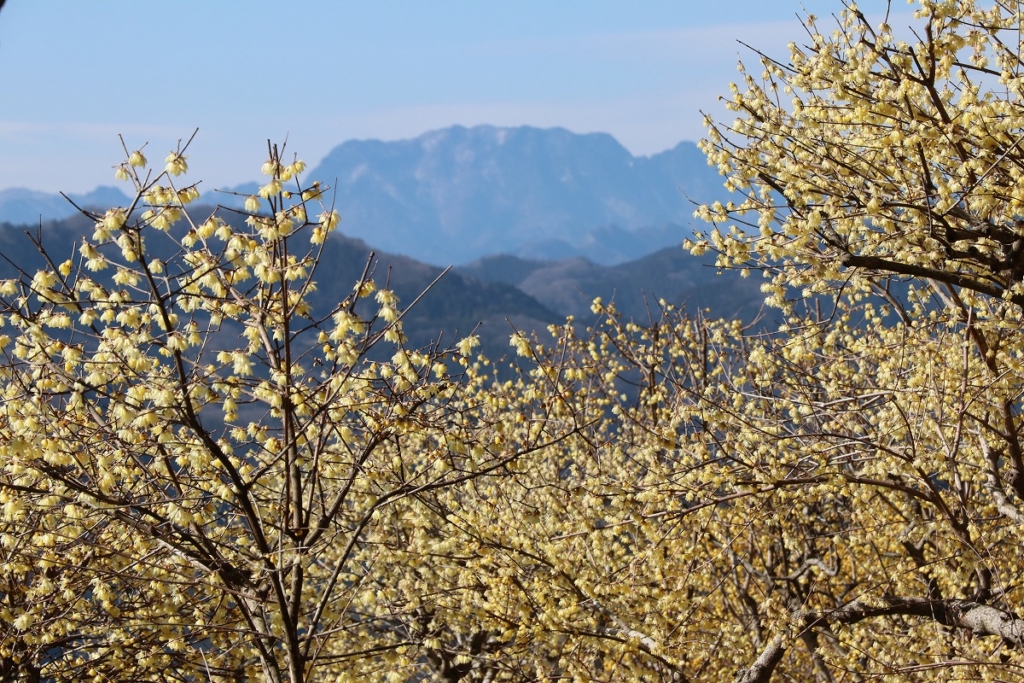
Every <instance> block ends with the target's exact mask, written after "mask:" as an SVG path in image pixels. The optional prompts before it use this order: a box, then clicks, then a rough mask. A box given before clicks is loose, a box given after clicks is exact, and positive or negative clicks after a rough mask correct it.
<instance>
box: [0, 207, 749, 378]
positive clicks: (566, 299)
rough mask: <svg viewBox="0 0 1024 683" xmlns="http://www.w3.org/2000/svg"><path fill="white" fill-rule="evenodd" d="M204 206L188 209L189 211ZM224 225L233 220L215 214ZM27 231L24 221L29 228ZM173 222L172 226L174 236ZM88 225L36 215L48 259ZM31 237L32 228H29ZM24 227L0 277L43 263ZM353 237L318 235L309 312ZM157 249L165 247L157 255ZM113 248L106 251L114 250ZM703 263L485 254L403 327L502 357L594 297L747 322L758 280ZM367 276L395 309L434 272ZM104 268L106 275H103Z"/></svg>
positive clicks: (346, 267)
mask: <svg viewBox="0 0 1024 683" xmlns="http://www.w3.org/2000/svg"><path fill="white" fill-rule="evenodd" d="M209 210H212V207H211V208H203V207H197V208H195V209H194V211H193V213H194V215H195V216H197V217H200V216H203V215H204V213H205V212H207V211H209ZM221 215H223V216H224V218H225V219H226V220H228V221H229V222H236V221H238V222H240V221H241V218H242V217H241V216H240V215H239V214H236V213H233V212H224V211H222V212H221ZM29 227H31V226H29ZM186 227H187V226H186V225H185V224H184V223H183V222H182V223H179V224H178V225H177V226H176V227H175V228H174V231H175V232H180V233H183V231H184V230H185V229H186ZM92 231H93V222H92V221H91V220H90V219H88V218H87V217H85V216H82V215H76V216H72V217H70V218H66V219H62V220H59V221H46V222H43V223H42V225H41V226H40V233H41V235H42V238H43V242H44V244H45V245H46V246H47V248H48V250H49V252H50V257H51V260H52V261H53V262H55V263H60V262H62V261H63V260H64V259H66V258H69V257H72V256H73V255H74V254H75V253H76V252H75V243H76V242H78V243H80V240H81V238H82V237H83V236H88V235H91V234H92ZM29 232H30V233H32V234H35V230H34V229H32V230H29ZM24 233H25V226H13V225H10V224H6V223H0V254H2V255H3V257H4V258H2V259H0V278H6V277H15V276H16V275H17V269H18V268H21V269H23V270H24V271H25V273H26V274H27V276H28V277H31V276H32V275H33V274H34V273H35V271H36V270H37V269H39V268H42V267H45V261H44V259H43V258H42V257H41V256H40V255H39V254H38V252H37V251H36V249H35V248H34V246H33V245H32V243H31V242H30V240H29V239H28V238H27V237H26V235H25V234H24ZM147 243H148V244H149V246H150V248H151V249H153V250H154V255H156V256H159V257H162V258H168V257H170V255H171V251H172V250H173V249H174V247H173V244H172V243H171V242H170V241H165V240H161V239H160V238H159V235H154V237H153V238H152V239H151V240H150V241H148V242H147ZM371 251H372V250H371V247H370V246H368V245H367V244H366V243H365V242H363V241H362V240H357V239H353V238H350V237H346V236H344V235H341V234H337V233H336V234H334V235H332V236H331V239H330V240H328V242H327V246H326V250H325V253H324V258H323V260H322V262H321V264H320V267H319V268H318V269H317V271H316V274H315V279H316V281H317V283H318V289H317V291H316V293H315V294H314V295H313V297H312V300H311V303H312V304H313V308H314V312H315V311H328V310H330V309H331V307H332V306H333V305H334V304H335V303H336V302H338V301H340V300H342V299H344V298H345V296H347V295H348V294H349V292H351V291H352V285H353V283H354V282H355V281H356V280H357V279H358V278H359V276H360V274H361V273H362V272H363V268H364V267H365V266H366V263H367V260H368V259H369V258H370V255H371ZM165 252H166V253H165ZM115 253H116V252H115ZM711 262H712V259H710V258H701V259H698V258H694V257H692V256H690V255H689V254H687V253H686V252H684V251H683V250H682V249H681V248H679V247H670V248H666V249H664V250H661V251H659V252H656V253H654V254H651V255H648V256H646V257H644V258H642V259H639V260H636V261H631V262H628V263H624V264H620V265H617V266H611V267H609V266H601V265H597V264H594V263H592V262H589V261H586V260H585V259H580V258H572V259H565V260H560V261H538V260H529V259H522V258H519V257H515V256H498V257H488V258H485V259H482V260H479V261H476V262H473V263H470V264H467V265H466V266H465V267H462V268H457V269H455V270H454V271H451V272H449V273H448V274H447V275H445V276H444V277H443V278H441V280H440V281H439V282H438V283H437V284H436V285H435V286H434V288H433V289H431V291H430V292H429V293H428V294H427V295H426V296H425V297H424V298H423V299H422V300H421V301H420V303H419V304H418V305H417V306H416V307H415V308H414V309H413V310H412V311H411V312H410V313H409V314H408V315H407V316H406V318H405V328H406V331H407V332H408V334H409V336H410V343H411V344H412V345H413V346H423V345H426V344H430V343H431V342H433V341H435V340H436V339H437V338H438V336H439V335H442V336H443V341H444V342H445V343H448V342H450V341H451V340H453V339H456V338H461V337H462V336H465V335H466V334H468V333H469V332H471V331H472V330H474V329H476V330H477V333H478V334H479V335H480V337H481V340H482V342H483V345H482V346H483V348H482V350H483V351H484V352H485V353H487V354H488V355H489V356H490V357H492V358H500V357H502V356H504V355H507V354H508V353H509V347H508V336H509V334H510V333H511V332H512V329H513V327H515V329H518V330H523V331H537V332H540V333H542V334H545V333H544V330H545V328H546V327H547V326H548V325H549V324H551V323H558V322H562V321H564V319H565V316H566V315H574V316H576V318H577V320H579V321H580V322H581V323H582V324H589V322H590V321H591V320H592V319H593V318H592V314H591V312H590V303H591V301H592V299H593V298H594V297H597V296H600V297H602V298H603V299H604V300H605V301H613V300H614V301H615V302H616V305H617V306H618V308H619V310H620V311H621V312H622V313H623V315H624V316H626V317H628V318H632V319H634V320H637V321H638V322H645V321H647V320H648V316H649V313H648V306H649V307H650V310H651V311H653V314H654V315H657V310H656V308H657V300H658V299H659V298H664V299H666V300H667V301H669V302H672V303H674V304H685V305H686V306H687V309H688V310H689V311H696V310H697V309H701V310H702V311H704V310H705V309H709V310H708V311H707V313H708V314H709V315H710V316H712V317H734V316H739V317H742V318H744V319H747V320H750V319H752V318H754V317H755V316H756V315H757V313H758V310H759V308H760V304H761V301H762V300H763V295H762V294H761V292H760V289H759V285H760V279H759V278H755V277H752V278H749V279H743V278H740V277H739V276H738V274H737V273H736V272H732V271H727V272H724V273H721V274H719V272H718V270H717V269H715V268H713V267H710V265H709V264H710V263H711ZM373 264H374V266H373V267H374V269H375V279H376V281H377V282H378V283H380V284H381V285H383V283H384V282H386V281H390V286H391V288H392V289H393V290H394V291H395V292H396V294H397V295H398V296H399V298H400V300H401V302H402V304H403V305H408V304H409V303H410V302H412V301H413V300H414V299H415V298H416V296H417V295H419V293H420V292H422V291H423V290H424V288H426V287H427V286H428V285H430V283H431V282H433V281H434V280H435V279H436V278H437V277H438V276H439V275H440V274H441V272H442V269H441V268H439V267H437V266H433V265H428V264H425V263H422V262H419V261H416V260H414V259H411V258H409V257H406V256H401V255H395V254H392V253H387V252H377V253H376V255H375V256H374V257H373ZM104 272H105V273H108V274H109V273H110V272H112V271H104Z"/></svg>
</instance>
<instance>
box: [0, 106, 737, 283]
mask: <svg viewBox="0 0 1024 683" xmlns="http://www.w3.org/2000/svg"><path fill="white" fill-rule="evenodd" d="M305 177H306V178H307V179H318V180H321V181H323V182H325V183H328V184H330V185H332V186H333V187H334V188H335V189H336V195H335V197H334V201H335V202H336V208H338V210H339V211H340V212H341V214H342V226H341V229H342V231H343V232H344V233H345V234H347V235H349V236H351V237H355V238H359V239H362V240H365V241H366V242H367V243H369V244H373V245H374V246H376V247H379V248H381V249H384V250H387V251H390V252H393V253H398V254H404V255H406V256H411V257H413V258H417V259H419V260H422V261H426V262H429V263H434V264H443V265H447V264H450V263H457V264H459V263H468V262H469V261H472V260H474V259H478V258H481V257H484V256H488V255H492V254H498V253H508V254H516V255H518V256H522V257H525V258H535V259H536V258H544V259H561V258H569V257H585V258H588V259H589V260H591V261H593V262H595V263H602V264H614V263H621V262H625V261H629V260H632V259H636V258H639V257H641V256H644V255H646V254H649V253H651V252H653V251H656V250H657V249H660V248H662V247H666V246H669V245H679V244H680V243H682V241H683V239H684V238H685V237H686V236H687V235H688V234H690V232H691V230H692V228H691V227H690V226H692V224H693V219H692V218H691V214H692V212H693V204H692V202H691V201H690V200H691V199H694V200H699V201H711V200H714V199H722V198H723V197H724V194H725V191H724V189H723V188H722V179H721V177H720V176H718V174H717V172H716V171H715V170H714V169H712V168H709V167H708V166H707V164H706V162H705V160H704V157H703V155H702V154H701V153H700V152H699V151H698V150H697V147H696V145H694V144H693V143H690V142H682V143H680V144H679V145H677V146H676V147H675V148H673V149H670V150H667V151H665V152H662V153H660V154H655V155H653V156H650V157H635V156H633V155H632V154H630V153H629V151H628V150H626V149H625V148H624V147H623V146H622V145H620V144H619V143H618V142H617V141H616V140H615V139H614V138H613V137H611V136H610V135H607V134H603V133H592V134H586V135H580V134H576V133H572V132H570V131H567V130H565V129H562V128H551V129H539V128H531V127H526V126H524V127H519V128H496V127H492V126H478V127H475V128H464V127H462V126H453V127H451V128H446V129H443V130H438V131H433V132H430V133H425V134H424V135H421V136H420V137H418V138H415V139H411V140H399V141H394V142H382V141H379V140H351V141H348V142H345V143H343V144H341V145H339V146H338V147H335V148H334V149H333V150H332V151H331V152H330V153H329V154H328V155H327V156H326V157H325V158H324V159H323V161H322V162H321V163H320V164H319V165H318V166H317V167H315V168H313V169H311V170H309V171H308V172H307V173H306V175H305ZM256 187H257V185H256V184H255V183H246V184H245V185H240V186H238V187H236V188H232V189H234V190H236V191H239V192H245V193H251V192H254V191H255V189H256ZM204 196H205V199H207V200H209V201H217V202H222V203H225V204H232V205H237V204H238V198H236V197H233V196H231V195H227V194H220V195H218V194H213V193H210V192H209V191H207V192H206V194H205V195H204ZM73 198H74V199H75V200H76V202H77V203H79V204H80V205H83V206H99V207H104V208H105V207H107V206H109V205H115V204H124V203H125V202H126V201H127V199H126V198H125V197H124V195H123V194H121V192H120V190H118V189H116V188H106V187H103V188H98V189H97V190H95V191H94V192H92V193H89V194H88V195H82V196H77V197H73ZM73 212H74V208H73V207H71V206H70V205H69V204H68V203H67V202H66V201H65V200H64V199H63V198H62V197H60V196H59V195H48V194H45V193H39V192H32V191H29V190H18V189H11V190H4V191H0V221H6V222H9V223H13V224H23V223H36V222H38V220H39V218H40V216H41V217H42V218H43V219H44V220H45V219H48V218H63V217H66V216H69V215H71V214H72V213H73Z"/></svg>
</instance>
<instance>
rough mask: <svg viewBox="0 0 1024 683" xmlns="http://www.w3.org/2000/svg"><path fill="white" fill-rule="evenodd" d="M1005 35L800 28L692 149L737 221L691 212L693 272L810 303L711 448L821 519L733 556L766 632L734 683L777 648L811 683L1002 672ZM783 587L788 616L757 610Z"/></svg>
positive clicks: (1013, 518) (766, 673)
mask: <svg viewBox="0 0 1024 683" xmlns="http://www.w3.org/2000/svg"><path fill="white" fill-rule="evenodd" d="M893 9H894V10H895V8H893ZM1022 11H1024V7H1022V6H1020V5H1019V4H1018V3H1017V2H1015V1H1011V2H997V3H992V4H990V5H986V6H982V5H981V4H980V3H975V2H973V1H972V0H946V1H941V2H932V1H930V0H922V2H920V3H918V5H917V8H916V10H915V14H914V16H915V19H914V23H913V25H912V26H911V28H910V29H908V30H894V28H893V27H892V26H890V24H889V20H888V18H886V19H884V20H882V21H875V22H874V23H872V22H871V21H869V19H868V18H867V17H865V16H864V15H863V14H862V13H861V12H860V11H859V10H858V9H857V7H856V5H855V4H852V3H850V4H848V5H847V6H846V8H845V10H844V11H843V12H842V13H841V15H839V16H838V17H836V18H835V20H834V22H832V21H830V22H829V25H828V26H827V27H821V26H820V25H819V22H818V21H817V20H816V19H814V18H813V17H810V18H808V20H807V24H806V25H807V29H808V38H807V41H806V45H804V46H798V45H795V44H791V45H790V54H789V59H788V60H786V61H778V60H774V59H772V58H769V57H768V56H766V55H761V66H762V68H763V72H762V73H761V77H760V78H755V77H754V76H753V75H750V74H746V73H745V78H744V81H743V83H741V84H739V85H737V86H734V88H733V94H732V96H731V98H730V99H729V101H728V106H729V107H730V108H731V109H733V110H734V111H736V112H737V113H738V118H737V119H736V120H735V121H734V122H733V123H732V124H731V125H728V126H724V125H716V124H711V128H710V136H709V139H708V140H707V141H706V142H705V143H704V150H705V151H706V153H707V154H708V157H709V161H710V162H711V163H713V164H716V165H717V166H718V167H719V168H720V170H721V171H722V173H723V174H724V175H726V176H727V184H728V186H729V187H731V188H732V189H734V190H736V191H737V192H739V193H741V194H742V195H743V199H742V200H740V201H738V202H737V203H735V204H729V205H725V206H723V205H714V206H710V207H705V208H702V209H701V210H700V211H699V214H700V215H701V216H702V217H704V218H705V219H707V220H710V221H712V222H714V223H715V228H714V230H713V231H712V232H711V233H710V234H708V235H698V239H697V240H695V241H694V242H693V243H692V245H691V247H692V248H693V249H694V250H695V251H697V252H700V251H703V250H705V249H708V248H714V249H716V250H718V251H719V254H720V256H719V263H720V265H722V266H736V267H744V268H750V269H760V270H763V271H764V273H765V275H766V276H767V277H768V278H769V281H768V283H766V292H767V293H768V294H769V295H770V299H771V300H772V301H773V302H774V303H777V304H779V305H781V306H783V307H784V308H789V307H791V305H792V300H790V301H787V297H792V296H793V295H794V294H795V295H796V296H797V297H799V296H800V295H801V294H803V295H804V296H814V295H828V296H826V297H825V299H824V300H822V299H820V298H819V299H818V300H817V303H818V305H820V306H822V308H823V309H824V311H823V313H822V314H821V315H819V316H816V317H814V318H813V319H810V320H808V319H803V320H798V321H794V323H793V324H792V326H791V328H790V331H789V333H788V335H789V339H788V340H787V342H786V343H785V344H784V345H781V346H774V347H773V346H767V347H764V348H755V349H754V351H755V353H756V356H755V357H754V358H752V362H751V363H750V372H751V373H753V374H752V375H747V377H746V378H745V383H746V385H747V386H745V387H744V389H743V392H742V395H743V396H745V397H747V400H746V401H745V403H744V405H743V413H745V414H748V415H751V416H755V417H747V418H746V420H747V422H748V423H749V424H750V425H751V426H754V425H761V426H760V427H759V428H758V429H760V430H763V436H762V437H761V438H760V439H754V438H752V437H744V436H743V432H742V431H739V430H734V431H730V432H729V434H730V437H729V439H728V440H727V441H725V442H723V444H722V445H723V447H727V448H728V450H730V451H733V452H735V453H738V454H744V456H745V457H743V458H742V459H741V462H742V464H741V466H740V470H745V473H744V474H742V475H740V476H742V477H744V478H745V479H744V480H745V481H749V485H750V486H751V487H754V488H755V489H756V488H760V489H761V490H772V491H786V493H785V494H784V495H785V498H784V501H785V504H786V505H804V504H805V503H806V502H807V501H814V500H818V501H820V503H819V504H818V505H817V506H816V507H812V508H809V514H813V515H826V516H828V515H832V516H835V515H839V517H840V519H841V525H840V526H839V528H835V526H834V523H829V522H827V521H824V520H823V521H822V524H821V530H820V532H818V533H819V534H822V535H819V536H818V538H824V537H826V536H824V535H825V534H827V535H828V537H829V538H831V539H832V540H831V541H830V542H829V545H830V546H831V547H830V548H829V549H828V553H824V552H821V553H819V552H817V551H816V552H815V553H812V554H811V555H810V556H805V555H804V554H803V553H804V551H802V550H799V551H798V549H799V548H800V547H801V546H803V545H805V544H806V542H809V540H810V538H811V536H807V537H805V540H804V541H801V542H800V543H796V542H795V539H793V538H788V539H787V538H786V537H785V524H784V523H783V521H782V520H783V517H784V515H783V514H780V513H773V515H776V516H777V521H776V520H773V521H772V523H773V524H774V525H776V526H777V527H778V529H779V533H780V534H783V536H781V538H782V539H783V541H784V542H783V544H782V545H781V546H780V547H779V551H778V552H775V553H772V554H770V555H765V554H764V553H761V555H762V558H763V559H761V560H759V561H757V562H753V561H751V560H749V558H748V559H747V560H746V561H744V560H743V558H742V554H741V555H740V556H739V559H738V560H737V561H738V562H739V564H738V567H741V568H742V569H741V570H738V571H741V572H742V573H743V574H744V576H745V577H747V578H744V581H745V582H747V585H756V584H758V583H760V584H761V585H758V587H757V590H756V591H755V592H754V593H751V594H750V596H751V598H753V599H754V602H757V603H759V606H758V607H757V610H755V611H756V612H757V613H758V614H760V615H761V616H760V617H759V619H760V620H761V621H762V624H763V625H764V626H768V629H767V630H765V631H763V635H762V636H761V637H760V638H759V639H758V641H757V644H756V647H754V648H752V649H751V650H748V651H750V652H751V654H750V655H749V656H750V659H749V661H748V664H747V665H746V666H745V667H744V668H743V670H742V673H741V675H740V676H739V679H740V680H744V681H767V680H769V679H770V678H771V677H772V675H773V673H776V675H778V676H781V675H783V674H782V673H781V670H783V669H786V668H787V667H788V666H789V665H790V664H791V663H794V661H795V660H796V658H798V657H800V656H802V655H799V654H793V655H790V654H789V653H790V652H795V651H797V650H799V648H795V647H794V646H795V645H796V644H797V643H800V642H801V641H803V642H802V644H803V645H804V646H806V648H805V649H806V651H807V653H808V656H809V657H810V658H811V659H810V660H808V661H813V664H814V670H815V672H816V675H817V676H818V677H819V679H821V680H833V679H835V678H838V677H840V676H842V675H843V674H844V672H847V671H849V672H856V673H858V674H860V675H873V674H874V673H882V672H883V671H884V672H885V673H901V672H903V673H906V674H908V675H910V674H914V673H918V672H924V671H932V670H937V669H942V670H943V672H942V676H943V677H944V678H946V679H953V678H958V677H962V678H971V677H982V678H988V677H992V676H997V675H1000V674H998V673H997V672H998V671H999V670H1000V669H1001V668H1002V669H1003V670H1004V671H1007V672H1013V671H1018V670H1019V666H1020V664H1021V652H1020V650H1021V649H1022V645H1024V640H1022V633H1024V621H1022V620H1021V618H1020V614H1019V613H1018V612H1017V606H1018V605H1019V603H1020V599H1021V590H1022V587H1021V580H1020V572H1019V564H1020V559H1019V548H1020V540H1021V539H1020V536H1021V523H1022V522H1024V514H1022V511H1021V510H1022V508H1021V506H1022V505H1024V451H1022V445H1021V416H1020V396H1021V390H1022V388H1024V385H1022V381H1021V379H1022V378H1021V364H1020V359H1021V355H1022V353H1024V336H1022V335H1021V333H1020V325H1021V322H1022V310H1024V305H1022V304H1024V296H1022V295H1024V284H1022V283H1024V266H1022V264H1024V261H1022V245H1024V227H1022V226H1024V223H1022V222H1021V216H1022V215H1024V212H1022V207H1024V204H1022V201H1024V190H1022V188H1024V185H1022V183H1021V178H1022V169H1024V165H1022V161H1024V157H1022V153H1021V148H1020V143H1021V141H1022V139H1024V138H1022V131H1024V106H1022V105H1024V102H1022V99H1021V98H1022V94H1024V91H1022V89H1021V87H1022V83H1024V80H1022V79H1021V76H1022V67H1024V63H1022V62H1021V60H1020V51H1021V47H1022V45H1024V43H1022V42H1021V28H1022V24H1021V13H1022ZM896 28H897V29H898V28H899V27H896ZM901 283H902V284H901ZM868 294H874V295H877V296H876V298H874V299H871V298H868V299H864V298H863V297H864V296H865V295H868ZM857 301H861V302H862V303H861V304H860V305H859V306H858V305H857V304H856V303H855V302H857ZM883 302H884V303H883ZM830 311H832V313H830ZM765 359H768V360H765ZM772 416H774V417H772ZM794 444H798V445H799V447H798V448H795V447H793V445H794ZM757 453H762V454H763V455H762V456H761V457H760V458H758V457H754V456H755V455H756V454H757ZM769 455H771V456H772V457H771V458H770V459H769V460H766V458H767V457H768V456H769ZM773 463H774V464H773ZM773 495H776V494H773ZM777 495H783V494H781V493H780V494H777ZM868 529H872V530H873V531H872V532H871V533H870V535H869V534H868V531H867V530H868ZM819 542H820V541H819ZM847 552H848V553H849V555H848V556H846V557H845V558H844V557H843V556H842V555H843V553H847ZM780 553H781V554H780ZM827 554H833V556H834V557H835V558H836V562H832V561H831V560H829V559H828V557H827V556H826V555H827ZM786 556H791V557H793V558H794V560H793V561H792V562H788V563H787V562H785V561H783V565H782V566H780V567H778V568H777V569H776V568H773V567H772V564H773V563H778V562H780V557H786ZM801 557H805V558H806V562H801V561H800V558H801ZM840 560H841V561H840ZM807 563H810V564H807ZM787 567H788V569H787ZM790 569H792V573H787V572H789V570H790ZM847 572H855V574H856V579H853V578H851V577H850V576H849V575H848V574H847ZM786 576H789V577H792V578H793V580H797V579H799V580H801V581H803V582H804V583H805V584H806V588H805V589H803V590H805V591H809V592H805V593H800V592H799V591H798V592H796V593H791V594H790V597H789V598H787V599H783V600H764V598H766V597H769V596H770V595H771V592H770V591H768V590H766V589H765V586H764V584H765V583H769V582H771V583H775V584H776V585H781V584H780V580H781V578H780V577H786ZM838 577H842V579H841V580H840V585H842V586H843V590H842V591H838V592H837V591H834V590H833V591H828V590H825V591H821V588H822V586H829V585H832V584H833V583H834V581H836V580H837V579H838ZM815 594H817V595H819V596H821V597H824V596H827V597H825V598H824V599H823V600H819V599H816V597H815ZM757 596H761V597H757ZM752 614H753V612H752ZM753 622H754V617H753V616H751V624H752V625H753ZM986 636H988V637H986ZM1003 675H1015V674H1012V673H1009V674H1003Z"/></svg>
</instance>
